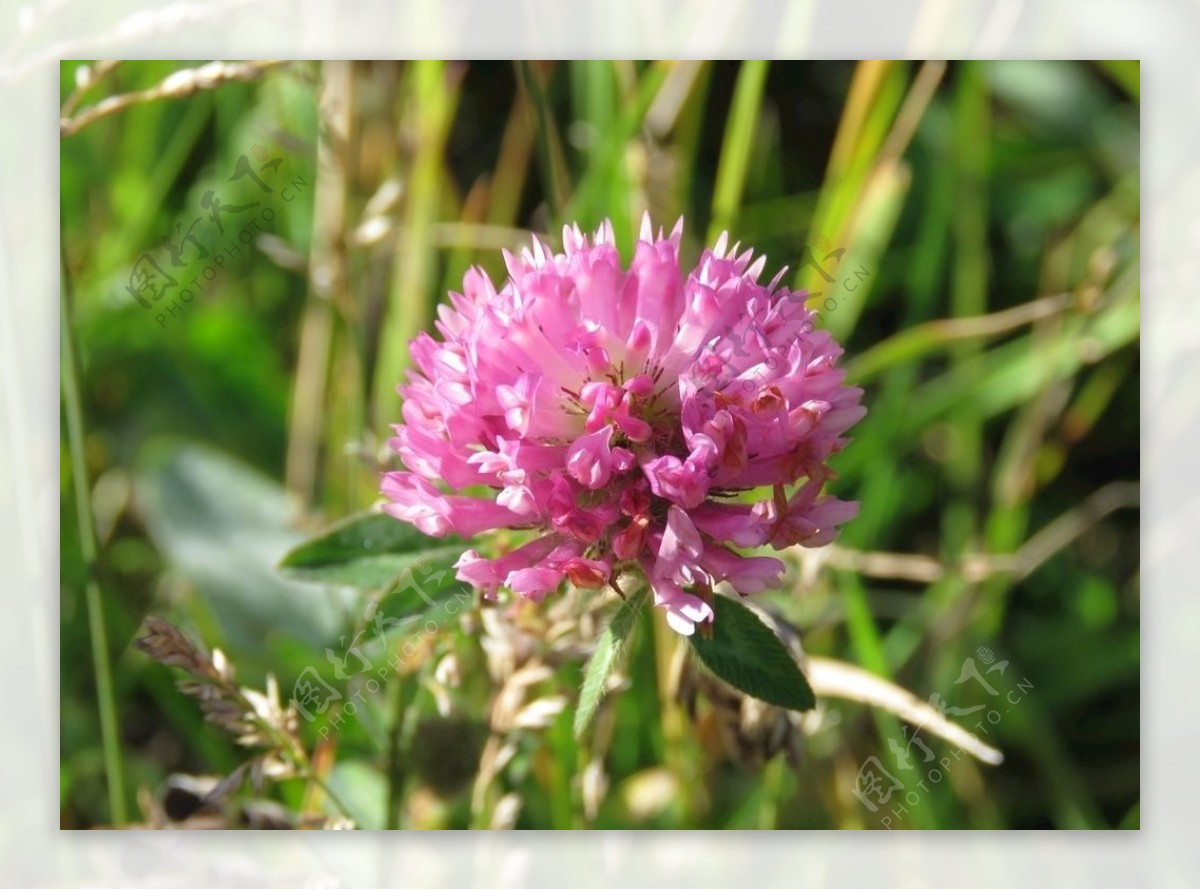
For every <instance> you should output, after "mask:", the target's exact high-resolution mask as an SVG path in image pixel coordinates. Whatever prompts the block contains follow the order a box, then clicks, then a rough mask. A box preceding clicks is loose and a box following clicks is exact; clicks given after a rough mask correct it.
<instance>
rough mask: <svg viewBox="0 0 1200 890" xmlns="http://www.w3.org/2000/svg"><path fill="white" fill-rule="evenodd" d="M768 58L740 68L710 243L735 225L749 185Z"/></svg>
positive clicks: (718, 183)
mask: <svg viewBox="0 0 1200 890" xmlns="http://www.w3.org/2000/svg"><path fill="white" fill-rule="evenodd" d="M769 64H770V63H768V62H767V61H765V60H763V59H749V60H747V61H745V62H743V63H742V67H741V70H740V71H738V77H737V85H736V86H735V87H734V91H733V105H732V107H731V108H730V109H729V122H728V124H726V127H725V138H724V141H723V142H722V143H721V160H720V163H719V166H718V167H717V183H716V187H715V189H714V194H713V208H712V222H711V223H710V224H709V227H708V242H709V243H712V242H713V241H714V240H716V238H717V236H718V235H719V234H720V233H721V232H723V231H727V230H730V229H732V228H733V224H734V223H735V222H736V221H737V213H738V208H739V207H740V206H741V204H742V191H743V189H745V187H746V173H747V171H748V169H749V166H750V149H751V147H752V146H753V144H754V131H755V130H756V129H757V127H756V125H757V123H758V114H759V110H760V109H761V108H762V100H763V92H764V90H765V89H766V86H767V68H768V65H769Z"/></svg>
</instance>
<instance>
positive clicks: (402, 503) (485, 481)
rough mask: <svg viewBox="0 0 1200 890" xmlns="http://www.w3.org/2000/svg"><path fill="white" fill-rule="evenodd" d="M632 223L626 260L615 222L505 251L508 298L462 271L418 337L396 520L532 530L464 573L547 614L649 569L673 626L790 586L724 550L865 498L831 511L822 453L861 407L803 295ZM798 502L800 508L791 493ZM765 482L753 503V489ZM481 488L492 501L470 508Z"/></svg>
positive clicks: (801, 537) (429, 527) (820, 530)
mask: <svg viewBox="0 0 1200 890" xmlns="http://www.w3.org/2000/svg"><path fill="white" fill-rule="evenodd" d="M681 234H682V220H681V221H680V222H679V223H677V224H676V226H675V228H674V230H673V231H672V232H671V234H670V235H668V236H664V235H663V233H662V231H661V230H660V231H659V232H658V234H657V236H656V235H655V234H654V233H653V231H652V229H651V226H650V223H649V219H648V218H647V219H646V220H645V221H644V222H643V224H642V231H641V235H640V238H639V240H638V243H637V248H636V251H635V253H634V257H633V260H632V262H631V263H630V265H629V267H628V268H625V267H623V266H622V264H621V260H620V257H619V256H618V254H617V249H616V246H615V244H614V242H613V232H612V227H611V225H610V224H609V223H607V222H605V223H604V224H603V225H601V226H600V228H599V229H598V230H597V231H596V233H595V234H594V235H593V236H592V237H590V238H589V237H587V236H585V235H584V234H583V233H582V232H581V231H580V230H579V228H578V227H577V226H568V227H566V228H565V229H564V231H563V250H562V252H561V253H554V252H553V251H552V250H551V249H550V248H549V247H548V246H547V245H546V244H545V243H543V242H542V241H541V240H539V239H536V238H535V239H534V241H533V244H532V246H531V247H530V248H527V249H525V250H523V251H522V252H521V253H520V255H519V256H514V255H512V254H510V253H508V252H505V254H504V259H505V263H506V265H507V267H508V278H507V280H506V281H505V282H504V283H503V284H502V285H501V286H500V287H497V286H496V285H495V284H493V283H492V281H491V280H489V278H488V277H487V275H485V274H484V273H483V272H482V271H480V270H478V269H472V270H471V271H469V272H468V273H467V275H466V278H465V280H464V282H463V289H462V293H454V294H451V295H450V305H449V306H444V307H442V309H441V310H440V313H439V314H440V317H439V320H438V322H437V330H438V333H439V334H440V339H439V338H435V337H432V336H430V335H428V334H422V335H420V336H419V337H417V338H416V339H415V340H414V341H413V343H412V347H411V354H412V360H413V364H414V367H413V369H412V371H410V374H409V379H408V381H407V383H406V384H404V385H402V386H401V387H400V388H399V392H400V394H401V395H402V396H403V399H404V404H403V418H404V422H403V423H400V424H398V425H396V426H395V432H396V435H395V438H393V439H391V440H390V443H389V444H390V446H391V448H392V449H393V450H394V451H395V453H396V454H397V455H399V457H400V459H401V460H402V462H403V464H404V467H405V469H403V470H400V471H396V472H390V473H387V474H385V476H384V479H383V484H382V490H383V494H384V496H385V497H386V499H387V503H386V505H385V507H384V509H385V510H386V511H387V512H388V513H389V514H391V515H392V516H394V517H396V518H398V519H401V520H404V521H405V522H409V523H411V524H413V525H414V526H416V527H417V528H418V529H420V530H421V531H423V532H425V533H426V534H429V535H434V536H444V535H448V534H452V533H453V534H458V535H462V536H464V537H471V536H474V535H476V534H478V533H479V532H482V531H485V530H489V529H501V528H509V529H529V530H533V531H535V532H536V535H535V536H534V537H533V538H532V539H531V540H530V541H529V542H528V543H526V544H524V545H522V546H521V547H518V548H517V549H515V550H512V551H511V552H509V553H507V554H505V555H503V556H500V557H499V558H496V559H487V558H485V557H482V556H480V555H479V554H478V553H476V552H475V551H474V550H470V551H467V553H465V554H464V555H463V557H462V559H461V560H460V561H459V563H458V566H457V568H458V577H459V578H460V579H461V580H463V581H466V582H468V583H470V584H472V585H474V586H476V587H477V588H479V589H481V590H482V591H483V592H484V594H485V595H486V596H488V597H495V596H496V595H497V593H498V591H499V590H500V589H501V588H507V589H509V590H511V591H513V592H514V593H517V594H519V595H521V596H524V597H529V598H531V599H535V600H539V599H541V598H542V597H544V596H546V595H547V594H549V593H551V592H553V591H555V590H556V589H557V588H558V587H559V585H560V584H561V583H562V582H563V581H564V580H568V581H570V582H571V583H573V584H575V585H576V586H578V587H583V588H600V587H603V586H605V585H609V584H611V585H612V586H613V587H616V579H617V576H618V574H619V573H620V572H621V571H622V570H625V569H630V568H635V567H640V569H641V570H642V571H643V572H644V574H645V577H646V578H647V580H648V582H649V584H650V586H651V588H652V590H653V594H654V601H655V604H656V605H658V606H660V607H661V608H663V609H664V610H665V611H666V618H667V621H668V622H669V623H670V625H671V627H673V628H674V629H675V630H676V631H678V632H679V633H682V634H691V633H692V632H693V631H694V630H695V626H696V625H697V624H703V623H705V622H711V621H712V619H713V609H712V597H713V587H714V586H715V585H716V584H718V583H720V582H723V581H725V582H729V583H730V584H731V585H732V586H733V587H734V589H736V590H737V591H738V592H739V593H740V594H743V595H745V594H748V593H755V592H759V591H762V590H765V589H767V588H770V587H778V586H779V584H780V577H781V574H782V572H783V569H784V565H783V563H782V562H781V561H780V560H778V559H775V558H773V557H766V556H744V555H742V554H741V553H739V552H738V551H737V550H735V549H734V548H755V547H761V546H764V545H766V544H770V545H771V546H772V547H774V548H776V549H782V548H784V547H789V546H792V545H796V544H799V545H802V546H808V547H818V546H822V545H825V544H828V543H829V542H830V541H832V540H833V539H834V538H835V537H836V535H837V532H838V526H839V525H841V524H842V523H844V522H846V521H848V520H849V519H851V518H852V517H853V516H854V515H855V514H856V513H857V505H856V504H854V503H850V502H846V501H840V500H838V499H836V498H833V497H830V496H821V495H820V490H821V487H822V485H823V483H824V482H825V480H826V479H828V478H830V477H831V476H832V475H833V474H832V471H831V470H830V469H829V467H828V465H827V463H826V462H827V460H828V459H829V457H830V456H831V455H833V454H835V453H837V452H838V451H840V450H841V449H842V448H844V447H845V445H846V444H847V442H848V441H849V440H848V439H847V438H846V437H845V433H846V431H847V430H848V429H849V428H850V427H851V426H852V425H853V424H854V423H856V422H857V421H858V420H859V419H861V418H862V416H863V415H864V414H865V413H866V409H865V408H863V407H862V405H861V404H860V401H861V397H862V390H860V389H857V388H855V387H850V386H847V385H845V383H844V372H843V371H842V370H840V369H839V368H838V367H837V360H838V358H839V357H840V356H841V354H842V350H841V347H839V346H838V344H837V343H836V342H835V341H834V340H833V338H832V337H831V336H830V334H829V333H828V332H826V331H823V330H818V329H816V328H815V326H814V324H813V313H812V312H810V311H809V310H808V309H806V308H805V306H804V300H805V298H806V297H807V294H806V293H805V292H803V291H790V290H788V289H787V288H786V287H781V286H780V284H779V282H780V280H781V279H782V277H783V274H784V273H783V271H781V272H780V273H779V274H778V275H776V276H775V278H774V280H772V281H771V282H770V283H768V284H761V283H760V282H759V276H760V275H761V273H762V270H763V267H764V265H765V257H759V258H758V259H757V260H755V259H754V257H753V252H752V251H750V250H746V251H739V247H738V245H736V244H735V245H733V246H729V245H728V243H727V242H728V239H727V238H726V237H725V236H724V235H722V236H721V237H720V238H719V239H718V240H717V242H716V244H715V245H714V246H713V247H711V248H710V249H707V250H705V251H704V252H703V254H702V255H701V257H700V259H699V262H698V263H697V265H696V266H695V268H693V269H687V270H685V269H683V268H681V266H680V260H679V244H680V237H681ZM797 483H799V485H798V487H797V488H796V490H795V491H794V493H792V494H791V495H790V496H789V495H788V494H787V487H788V486H792V485H796V484H797ZM764 487H766V488H769V489H770V490H771V494H770V496H768V497H766V499H764V500H760V501H758V502H756V503H747V502H745V501H744V500H742V499H739V498H738V495H740V494H741V493H743V492H746V491H749V490H753V489H760V488H764ZM466 489H474V490H475V491H480V490H489V489H490V491H491V494H490V495H489V496H484V497H481V496H478V495H475V494H467V493H465V490H466Z"/></svg>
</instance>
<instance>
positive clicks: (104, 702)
mask: <svg viewBox="0 0 1200 890" xmlns="http://www.w3.org/2000/svg"><path fill="white" fill-rule="evenodd" d="M61 259H62V275H63V285H62V288H61V292H60V312H61V317H60V319H59V327H60V328H61V330H62V389H63V405H64V407H65V409H66V419H67V442H68V444H69V446H70V450H71V475H72V483H73V486H74V489H75V509H76V512H77V514H78V519H79V546H80V551H81V553H82V555H83V565H84V571H85V573H86V576H87V580H86V581H85V583H84V597H85V600H86V602H87V616H88V632H89V635H90V637H91V646H92V667H93V670H94V671H95V674H96V697H97V700H98V704H99V707H100V739H101V745H102V747H103V750H104V773H105V780H106V783H107V786H108V810H109V818H110V819H111V820H112V823H113V824H114V825H121V824H124V822H125V819H126V814H125V780H124V776H123V773H122V768H121V749H120V740H119V738H118V735H117V708H116V701H115V699H114V697H113V685H112V672H111V669H110V667H109V663H108V633H107V631H106V630H105V626H104V604H103V602H102V600H101V596H100V585H99V583H97V581H96V577H97V569H98V563H99V560H98V552H99V547H98V545H97V542H96V528H95V523H94V521H93V517H92V506H91V502H90V492H91V486H90V485H89V484H88V476H87V464H86V461H85V460H84V435H85V432H84V427H83V408H82V399H81V396H80V390H81V385H80V377H79V351H78V344H77V343H76V341H75V333H74V327H73V325H72V315H71V304H72V299H71V297H72V293H71V291H72V286H71V273H70V269H69V267H68V266H67V254H66V247H65V246H64V247H62V248H61Z"/></svg>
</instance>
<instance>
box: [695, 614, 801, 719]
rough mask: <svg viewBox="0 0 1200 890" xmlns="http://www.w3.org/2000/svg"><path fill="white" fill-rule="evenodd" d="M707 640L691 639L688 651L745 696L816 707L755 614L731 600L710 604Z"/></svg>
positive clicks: (797, 706) (781, 647)
mask: <svg viewBox="0 0 1200 890" xmlns="http://www.w3.org/2000/svg"><path fill="white" fill-rule="evenodd" d="M713 608H714V610H715V612H716V617H715V618H714V619H713V625H712V627H713V634H712V639H710V640H705V639H702V638H701V637H700V635H699V634H694V635H693V636H692V637H691V640H692V648H693V649H695V650H696V655H698V656H699V657H700V661H701V662H703V663H704V666H705V667H707V668H708V669H709V670H710V671H712V672H713V673H714V674H716V675H717V676H718V677H720V678H721V679H722V680H724V681H725V682H726V683H728V684H729V685H730V686H735V687H737V688H738V689H740V690H742V692H744V693H746V694H747V695H751V696H753V697H754V698H757V699H761V700H762V701H765V702H767V703H768V704H772V705H776V706H777V707H780V708H788V709H789V710H792V711H807V710H808V709H810V708H812V707H813V706H814V705H816V703H817V700H816V698H815V697H814V696H813V691H812V688H811V687H810V686H809V685H808V681H807V680H806V679H804V674H802V673H801V672H800V667H799V665H797V664H796V661H795V659H794V658H792V655H791V653H790V652H788V650H787V648H786V647H785V646H784V645H783V643H781V642H780V641H779V637H777V636H775V632H774V631H773V630H771V628H769V627H767V625H765V624H764V623H763V622H762V621H761V620H760V619H759V617H758V616H757V615H755V614H754V613H753V612H751V611H750V610H749V609H748V608H746V607H745V606H743V605H742V604H741V603H739V602H738V601H737V600H735V599H731V598H730V597H727V596H718V597H717V598H716V602H715V603H714V604H713Z"/></svg>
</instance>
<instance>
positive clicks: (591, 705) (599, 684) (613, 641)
mask: <svg viewBox="0 0 1200 890" xmlns="http://www.w3.org/2000/svg"><path fill="white" fill-rule="evenodd" d="M645 599H646V593H645V591H644V590H640V591H638V592H637V593H633V594H630V596H629V598H628V599H627V600H625V602H624V603H622V604H621V608H619V609H618V610H617V613H616V614H615V615H613V619H612V621H610V622H609V624H608V626H607V627H606V628H604V631H603V632H602V633H601V634H600V639H599V641H598V642H597V643H596V651H595V652H593V653H592V658H591V660H590V661H588V665H587V670H586V672H585V673H584V675H583V688H582V690H581V691H580V693H579V706H578V707H577V708H576V709H575V738H577V739H578V738H582V737H583V734H584V733H585V732H587V729H588V727H589V726H590V725H591V723H592V720H593V719H594V718H595V716H596V711H597V710H598V709H599V708H600V700H601V699H603V698H604V687H605V685H607V683H608V678H609V676H610V675H611V674H612V672H613V669H614V668H615V667H616V666H617V662H618V661H620V658H621V654H622V653H623V652H624V650H625V643H626V641H627V640H628V639H629V634H630V631H632V630H633V628H634V626H635V625H636V624H637V618H638V613H639V612H640V611H641V608H642V603H643V602H644V601H645Z"/></svg>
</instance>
